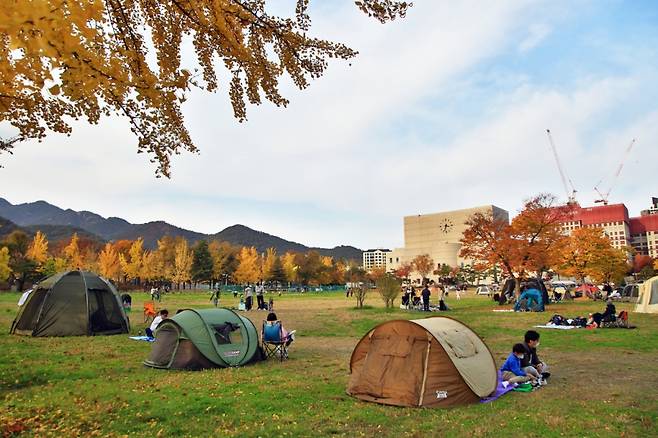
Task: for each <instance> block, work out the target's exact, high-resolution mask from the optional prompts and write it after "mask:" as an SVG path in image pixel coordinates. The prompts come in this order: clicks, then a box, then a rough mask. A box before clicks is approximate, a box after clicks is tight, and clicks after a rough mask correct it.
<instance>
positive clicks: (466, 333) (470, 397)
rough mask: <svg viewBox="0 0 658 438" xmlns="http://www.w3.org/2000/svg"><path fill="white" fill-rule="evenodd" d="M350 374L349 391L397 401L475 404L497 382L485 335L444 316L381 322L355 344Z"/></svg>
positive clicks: (373, 399) (398, 403) (406, 403)
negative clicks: (484, 339)
mask: <svg viewBox="0 0 658 438" xmlns="http://www.w3.org/2000/svg"><path fill="white" fill-rule="evenodd" d="M350 373H351V377H350V381H349V384H348V387H347V393H348V394H349V395H351V396H353V397H356V398H359V399H361V400H366V401H371V402H376V403H382V404H387V405H395V406H425V407H448V406H455V405H461V404H466V403H475V402H477V401H479V400H480V399H481V398H483V397H486V396H488V395H489V394H491V393H492V392H494V390H495V389H496V385H497V372H496V365H495V363H494V359H493V356H492V355H491V352H490V351H489V348H488V347H487V346H486V345H485V343H484V342H483V341H482V339H480V337H479V336H478V335H476V334H475V333H474V332H473V331H472V330H471V329H470V328H468V327H467V326H465V325H464V324H462V323H461V322H459V321H457V320H455V319H452V318H447V317H443V316H440V317H435V318H426V319H416V320H412V321H407V320H395V321H388V322H385V323H383V324H380V325H378V326H377V327H375V328H374V329H372V330H370V332H368V334H366V335H365V336H364V337H363V338H362V339H361V340H360V341H359V343H358V344H357V346H356V347H355V348H354V352H353V353H352V358H351V359H350Z"/></svg>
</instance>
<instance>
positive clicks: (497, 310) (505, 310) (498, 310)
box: [492, 309, 514, 312]
mask: <svg viewBox="0 0 658 438" xmlns="http://www.w3.org/2000/svg"><path fill="white" fill-rule="evenodd" d="M492 312H514V309H493V310H492Z"/></svg>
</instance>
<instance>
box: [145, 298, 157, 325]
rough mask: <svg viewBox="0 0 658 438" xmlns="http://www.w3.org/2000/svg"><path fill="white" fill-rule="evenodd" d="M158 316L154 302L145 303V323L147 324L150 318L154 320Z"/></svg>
mask: <svg viewBox="0 0 658 438" xmlns="http://www.w3.org/2000/svg"><path fill="white" fill-rule="evenodd" d="M156 315H157V313H156V311H155V303H154V302H153V301H146V302H145V303H144V323H147V322H148V320H149V318H151V320H153V318H155V316H156Z"/></svg>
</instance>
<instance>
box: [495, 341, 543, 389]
mask: <svg viewBox="0 0 658 438" xmlns="http://www.w3.org/2000/svg"><path fill="white" fill-rule="evenodd" d="M524 354H525V347H524V346H523V344H514V346H513V347H512V353H511V354H510V355H509V356H508V357H507V360H506V361H505V363H504V364H503V366H502V367H501V368H500V371H501V373H502V377H503V380H504V381H506V382H509V383H524V382H527V381H534V380H535V379H536V377H535V376H532V375H530V374H528V373H526V372H525V371H523V370H522V369H521V359H523V356H524Z"/></svg>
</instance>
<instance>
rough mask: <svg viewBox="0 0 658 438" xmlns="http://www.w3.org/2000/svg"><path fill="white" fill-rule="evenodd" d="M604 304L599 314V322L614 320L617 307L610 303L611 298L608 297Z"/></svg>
mask: <svg viewBox="0 0 658 438" xmlns="http://www.w3.org/2000/svg"><path fill="white" fill-rule="evenodd" d="M605 304H606V306H605V311H604V312H603V313H602V314H601V322H615V319H617V309H616V308H615V305H614V304H612V299H608V300H607V301H606V303H605Z"/></svg>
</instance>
